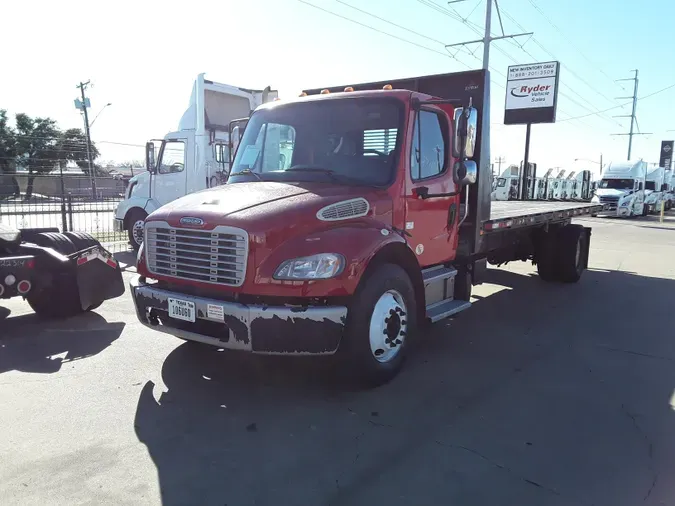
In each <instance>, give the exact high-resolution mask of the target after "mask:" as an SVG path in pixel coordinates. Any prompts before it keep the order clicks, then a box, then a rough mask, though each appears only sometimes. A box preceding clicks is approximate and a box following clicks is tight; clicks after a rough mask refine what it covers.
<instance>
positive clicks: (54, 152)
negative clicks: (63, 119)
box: [16, 113, 61, 200]
mask: <svg viewBox="0 0 675 506" xmlns="http://www.w3.org/2000/svg"><path fill="white" fill-rule="evenodd" d="M60 136H61V131H60V130H59V128H58V127H57V126H56V121H54V120H53V119H50V118H31V117H30V116H28V115H27V114H23V113H19V114H17V115H16V139H17V140H16V146H17V163H18V164H20V165H23V166H24V167H25V168H26V169H28V173H29V174H30V176H29V178H28V185H27V186H26V195H25V199H26V200H28V199H30V198H31V197H32V196H33V185H34V184H35V174H47V173H49V172H51V171H52V170H54V169H55V168H56V167H57V164H58V161H59V160H58V158H59V149H58V144H59V139H60Z"/></svg>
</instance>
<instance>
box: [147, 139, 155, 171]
mask: <svg viewBox="0 0 675 506" xmlns="http://www.w3.org/2000/svg"><path fill="white" fill-rule="evenodd" d="M145 168H146V169H147V170H148V171H149V172H153V173H154V172H155V170H157V166H156V164H155V143H154V142H146V143H145Z"/></svg>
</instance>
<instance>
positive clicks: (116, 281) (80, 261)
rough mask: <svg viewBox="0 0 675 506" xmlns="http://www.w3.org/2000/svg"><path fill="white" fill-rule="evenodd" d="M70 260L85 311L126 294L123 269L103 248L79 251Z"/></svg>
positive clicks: (97, 247)
mask: <svg viewBox="0 0 675 506" xmlns="http://www.w3.org/2000/svg"><path fill="white" fill-rule="evenodd" d="M70 258H71V261H72V262H73V263H74V264H75V277H76V279H77V289H78V292H79V295H80V304H81V306H82V310H83V311H86V310H87V309H89V308H91V307H95V306H98V305H99V304H101V302H103V301H104V300H108V299H114V298H115V297H119V296H120V295H122V294H123V293H124V280H123V279H122V269H121V268H120V265H119V263H118V262H117V260H115V259H114V258H113V256H112V254H111V253H110V252H108V251H107V250H106V249H104V248H103V247H102V246H93V247H91V248H87V249H86V250H83V251H78V252H77V253H74V254H73V255H71V256H70Z"/></svg>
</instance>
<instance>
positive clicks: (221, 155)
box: [216, 144, 229, 164]
mask: <svg viewBox="0 0 675 506" xmlns="http://www.w3.org/2000/svg"><path fill="white" fill-rule="evenodd" d="M228 161H229V154H228V153H227V146H226V145H225V144H216V163H221V164H225V163H228Z"/></svg>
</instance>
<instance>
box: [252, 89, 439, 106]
mask: <svg viewBox="0 0 675 506" xmlns="http://www.w3.org/2000/svg"><path fill="white" fill-rule="evenodd" d="M413 93H414V94H416V95H418V96H419V97H420V98H433V97H431V95H427V94H425V93H419V92H415V91H410V90H363V91H342V92H338V93H324V94H318V95H306V96H300V97H294V98H291V99H283V100H282V99H280V100H275V101H273V102H267V103H265V104H262V105H260V106H259V107H258V109H268V108H271V107H278V106H282V105H287V104H295V103H305V102H318V101H322V100H344V99H345V98H383V97H391V98H397V99H399V100H403V101H406V100H409V99H410V96H411V95H412V94H413Z"/></svg>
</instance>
